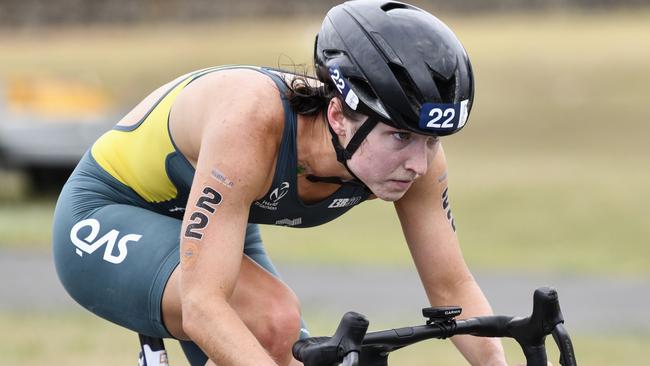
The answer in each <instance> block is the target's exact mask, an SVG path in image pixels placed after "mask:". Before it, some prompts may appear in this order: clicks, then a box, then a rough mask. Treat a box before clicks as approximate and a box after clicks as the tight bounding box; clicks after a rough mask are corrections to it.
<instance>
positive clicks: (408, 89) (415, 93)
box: [388, 63, 424, 109]
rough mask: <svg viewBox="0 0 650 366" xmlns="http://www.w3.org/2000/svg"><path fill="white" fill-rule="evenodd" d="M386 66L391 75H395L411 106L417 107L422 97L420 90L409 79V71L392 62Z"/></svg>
mask: <svg viewBox="0 0 650 366" xmlns="http://www.w3.org/2000/svg"><path fill="white" fill-rule="evenodd" d="M388 67H389V68H390V70H391V71H392V72H393V75H395V78H396V79H397V81H398V82H399V85H400V86H401V87H402V91H404V94H405V95H406V98H407V99H408V101H409V104H410V105H411V107H412V108H415V109H419V108H420V106H421V104H422V101H423V100H424V98H423V97H422V94H421V93H420V91H419V90H418V89H417V88H416V87H415V85H414V83H413V79H411V76H410V75H409V73H408V72H407V71H406V69H405V68H404V67H402V66H400V65H397V64H394V63H389V64H388Z"/></svg>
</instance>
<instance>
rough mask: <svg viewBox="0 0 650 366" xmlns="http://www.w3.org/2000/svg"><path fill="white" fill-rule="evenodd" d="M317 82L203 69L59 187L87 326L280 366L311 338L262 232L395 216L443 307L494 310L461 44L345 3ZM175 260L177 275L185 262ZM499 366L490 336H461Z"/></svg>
mask: <svg viewBox="0 0 650 366" xmlns="http://www.w3.org/2000/svg"><path fill="white" fill-rule="evenodd" d="M314 57H315V60H314V61H315V65H316V73H317V76H318V79H319V80H320V82H318V81H316V80H309V79H308V78H305V77H299V76H296V75H293V74H291V73H287V72H282V71H279V70H271V69H266V68H259V67H248V66H230V67H217V68H210V69H205V70H201V71H198V72H194V73H191V74H188V75H184V76H182V77H179V78H178V79H176V80H174V81H172V82H170V83H169V84H166V85H164V86H162V87H160V88H159V89H158V90H156V91H154V92H153V93H152V94H150V95H149V96H148V97H146V98H145V99H144V100H143V101H142V102H141V103H140V104H139V105H137V106H136V107H135V108H134V109H133V110H132V111H131V112H130V113H128V114H127V115H126V116H125V117H124V118H123V119H122V120H121V121H119V123H117V125H116V126H115V127H114V128H113V129H112V130H111V131H109V132H107V133H106V134H104V135H103V136H102V137H100V138H99V140H98V141H97V142H95V144H94V145H93V146H92V148H91V149H90V150H89V151H88V152H87V153H86V155H85V156H84V157H83V159H82V160H81V162H80V163H79V165H78V167H77V168H76V170H75V172H74V173H73V174H72V176H71V177H70V179H69V181H68V182H67V184H66V185H65V187H64V188H63V191H62V193H61V197H60V198H59V201H58V203H57V208H56V213H55V223H54V240H53V241H54V244H53V245H54V261H55V263H56V268H57V273H58V275H59V277H60V280H61V282H62V283H63V285H64V287H65V288H66V290H67V291H68V292H69V293H70V295H71V296H72V297H73V298H74V299H75V300H76V301H77V302H79V303H80V304H81V305H83V306H84V307H85V308H87V309H88V310H90V311H92V312H93V313H95V314H97V315H99V316H101V317H103V318H105V319H108V320H110V321H112V322H115V323H117V324H119V325H121V326H124V327H126V328H129V329H132V330H134V331H136V332H139V333H141V334H145V335H149V336H153V337H161V338H162V337H171V338H175V339H178V340H180V341H181V344H182V346H183V349H184V351H185V353H186V355H187V357H188V359H189V360H190V362H191V364H192V365H203V364H206V363H207V364H210V365H211V364H213V363H215V364H218V365H221V366H224V365H255V366H260V365H276V364H279V365H287V364H291V363H295V362H296V361H295V360H293V359H292V357H291V353H290V349H291V345H292V344H293V342H294V341H295V340H297V339H298V337H299V336H300V332H301V321H300V309H299V303H298V300H297V299H296V296H295V294H294V293H293V292H292V291H291V290H290V289H289V288H288V287H287V286H286V285H285V284H284V283H282V281H281V280H279V279H278V277H277V275H276V272H275V269H274V268H273V266H272V264H271V262H270V261H269V259H268V257H267V256H266V253H265V251H264V248H263V246H262V242H261V239H260V235H259V231H258V228H257V226H256V224H275V225H287V226H295V227H309V226H314V225H319V224H322V223H325V222H328V221H330V220H333V219H335V218H336V217H338V216H340V215H342V214H343V213H345V212H346V211H348V210H349V209H351V208H352V207H353V206H355V205H357V204H360V203H361V202H363V201H365V200H368V199H373V198H379V199H382V200H385V201H391V202H394V205H395V209H396V211H397V214H398V217H399V219H400V223H401V225H402V229H403V232H404V235H405V238H406V241H407V243H408V246H409V249H410V251H411V253H412V256H413V259H414V262H415V264H416V266H417V269H418V271H419V274H420V277H421V279H422V283H423V286H424V288H425V290H426V293H427V295H428V298H429V300H430V302H431V304H432V305H444V304H451V303H453V304H458V305H461V306H462V307H463V309H464V314H466V315H467V316H476V315H480V314H488V313H490V312H491V309H490V306H489V305H488V302H487V301H486V299H485V297H484V296H483V294H482V292H481V290H480V289H479V287H478V286H477V284H476V282H475V281H474V279H473V277H472V275H471V274H470V272H469V271H468V269H467V267H466V265H465V263H464V260H463V258H462V255H461V251H460V249H459V246H458V241H457V238H456V235H455V230H454V227H453V226H454V223H453V219H452V218H451V213H450V211H449V207H448V199H447V178H446V177H447V173H446V171H447V165H446V162H445V155H444V152H443V149H442V146H441V143H440V140H439V137H440V136H444V135H450V134H453V133H455V132H457V131H459V130H460V129H461V128H463V126H464V125H465V123H466V121H467V117H468V115H469V111H470V109H471V106H472V99H473V91H474V80H473V76H472V70H471V66H470V62H469V59H468V57H467V55H466V53H465V50H464V49H463V47H462V46H461V44H460V42H459V41H458V40H457V38H456V37H455V35H454V34H453V33H452V32H451V31H450V30H449V29H448V28H447V27H446V26H445V25H444V24H443V23H442V22H440V21H439V20H438V19H437V18H435V17H434V16H433V15H431V14H429V13H427V12H425V11H423V10H421V9H418V8H416V7H413V6H410V5H407V4H403V3H398V2H392V1H374V0H363V1H354V2H347V3H345V4H343V5H339V6H336V7H334V8H333V9H331V10H330V11H329V13H328V14H327V16H326V18H325V20H324V22H323V25H322V28H321V30H320V32H319V33H318V35H317V38H316V44H315V51H314ZM179 264H180V265H179ZM453 341H454V343H455V344H456V346H457V347H458V349H459V350H460V351H461V352H462V354H463V355H464V356H465V357H466V358H467V359H468V360H469V361H470V362H471V363H472V364H475V365H476V364H481V365H503V364H505V360H504V355H503V350H502V347H501V345H500V343H499V342H498V341H496V340H492V339H483V338H463V337H457V338H455V339H453Z"/></svg>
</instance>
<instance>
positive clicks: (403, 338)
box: [293, 287, 577, 366]
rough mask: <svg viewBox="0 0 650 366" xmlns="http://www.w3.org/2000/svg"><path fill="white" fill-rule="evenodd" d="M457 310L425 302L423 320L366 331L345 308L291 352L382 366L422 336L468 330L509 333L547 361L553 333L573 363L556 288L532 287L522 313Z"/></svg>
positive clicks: (532, 362) (322, 362)
mask: <svg viewBox="0 0 650 366" xmlns="http://www.w3.org/2000/svg"><path fill="white" fill-rule="evenodd" d="M461 311H462V309H461V308H460V307H453V306H448V307H435V308H425V309H422V315H424V316H425V317H426V318H428V320H427V321H426V325H419V326H413V327H405V328H399V329H391V330H383V331H378V332H372V333H366V332H367V330H368V324H369V322H368V320H367V319H366V318H365V316H363V315H361V314H359V313H355V312H348V313H346V314H345V315H344V316H343V318H342V319H341V322H340V323H339V326H338V328H337V329H336V332H335V333H334V335H333V336H332V337H312V338H307V339H304V340H300V341H298V342H296V343H295V344H294V346H293V355H294V357H295V358H296V359H297V360H299V361H302V362H303V363H304V366H334V365H339V363H340V365H342V366H387V365H388V356H389V355H390V352H392V351H395V350H398V349H400V348H403V347H406V346H409V345H411V344H413V343H416V342H420V341H423V340H427V339H432V338H438V339H445V338H448V337H451V336H453V335H459V334H470V335H473V336H478V337H509V338H514V339H515V340H516V341H517V342H518V343H519V345H520V346H521V348H522V351H523V353H524V355H525V356H526V364H527V365H528V366H546V365H547V355H546V348H545V340H546V336H547V335H549V334H552V335H553V338H554V340H555V343H556V345H557V346H558V348H559V350H560V364H561V365H562V366H575V365H577V363H576V359H575V354H574V351H573V344H572V342H571V338H570V337H569V333H568V332H567V330H566V328H565V327H564V318H563V316H562V311H561V310H560V303H559V301H558V296H557V292H556V291H555V289H552V288H548V287H542V288H538V289H537V290H535V294H534V296H533V311H532V314H531V315H530V316H529V317H525V318H522V317H510V316H503V315H495V316H482V317H475V318H469V319H463V320H455V319H454V318H455V317H456V316H458V315H460V313H461Z"/></svg>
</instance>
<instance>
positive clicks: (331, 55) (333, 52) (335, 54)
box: [323, 49, 345, 59]
mask: <svg viewBox="0 0 650 366" xmlns="http://www.w3.org/2000/svg"><path fill="white" fill-rule="evenodd" d="M343 55H345V52H343V51H341V50H331V49H330V50H323V56H325V58H328V59H329V58H334V57H339V56H343Z"/></svg>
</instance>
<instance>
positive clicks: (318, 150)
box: [297, 114, 352, 180]
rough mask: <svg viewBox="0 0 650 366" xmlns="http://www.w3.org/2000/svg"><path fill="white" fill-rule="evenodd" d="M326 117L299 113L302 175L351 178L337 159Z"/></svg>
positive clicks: (299, 151)
mask: <svg viewBox="0 0 650 366" xmlns="http://www.w3.org/2000/svg"><path fill="white" fill-rule="evenodd" d="M326 123H327V121H326V120H325V117H324V116H323V115H322V114H321V115H318V116H316V117H311V116H302V115H298V132H297V135H298V142H297V148H298V170H299V174H300V175H305V176H306V175H315V176H318V177H340V178H341V179H343V180H350V179H352V176H351V175H350V173H349V172H348V171H347V169H345V167H344V166H343V165H342V164H341V163H339V162H338V161H337V160H336V152H335V151H334V147H333V146H332V135H331V134H330V132H329V130H328V128H327V125H326Z"/></svg>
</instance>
